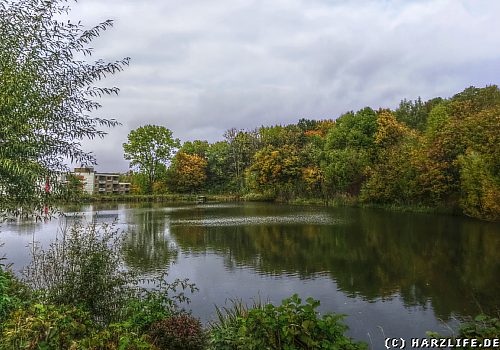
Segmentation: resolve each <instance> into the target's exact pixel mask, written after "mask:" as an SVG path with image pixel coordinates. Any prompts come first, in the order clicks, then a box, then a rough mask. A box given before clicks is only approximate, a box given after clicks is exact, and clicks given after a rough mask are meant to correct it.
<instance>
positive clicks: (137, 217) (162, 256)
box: [124, 209, 177, 273]
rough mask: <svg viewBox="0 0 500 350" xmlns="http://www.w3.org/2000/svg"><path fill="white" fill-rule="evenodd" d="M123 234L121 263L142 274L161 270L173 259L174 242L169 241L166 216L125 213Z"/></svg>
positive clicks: (143, 212) (147, 213) (146, 212)
mask: <svg viewBox="0 0 500 350" xmlns="http://www.w3.org/2000/svg"><path fill="white" fill-rule="evenodd" d="M125 222H126V224H127V230H126V235H125V240H124V259H125V262H126V263H127V265H128V266H129V267H132V268H135V269H139V270H140V271H142V272H144V273H149V272H153V271H159V270H164V269H166V268H168V266H169V265H170V264H172V263H174V262H175V260H176V259H177V248H176V245H175V242H174V241H172V239H171V238H170V237H169V227H168V225H167V222H168V221H167V217H166V214H165V213H164V212H163V211H161V210H150V209H145V210H133V211H132V210H129V211H125Z"/></svg>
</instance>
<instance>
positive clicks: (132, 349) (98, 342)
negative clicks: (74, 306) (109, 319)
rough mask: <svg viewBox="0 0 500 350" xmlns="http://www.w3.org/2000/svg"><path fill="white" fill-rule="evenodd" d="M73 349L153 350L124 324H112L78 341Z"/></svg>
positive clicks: (141, 337) (150, 345)
mask: <svg viewBox="0 0 500 350" xmlns="http://www.w3.org/2000/svg"><path fill="white" fill-rule="evenodd" d="M74 349H78V350H122V349H127V350H149V349H151V350H153V349H156V348H155V347H154V346H153V345H152V344H150V343H149V342H148V341H147V339H146V336H144V335H139V334H137V333H135V332H134V331H132V330H131V329H130V327H129V325H127V324H126V323H113V324H110V325H109V326H108V327H106V328H105V329H102V330H100V331H98V332H93V333H92V334H91V335H90V336H88V337H86V338H84V339H82V340H80V341H78V343H77V344H75V347H74Z"/></svg>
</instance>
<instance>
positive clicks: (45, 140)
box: [0, 0, 128, 212]
mask: <svg viewBox="0 0 500 350" xmlns="http://www.w3.org/2000/svg"><path fill="white" fill-rule="evenodd" d="M63 3H64V5H63ZM65 3H66V2H65V1H62V0H52V1H43V0H20V1H7V0H4V1H1V2H0V206H1V209H3V210H5V209H7V210H9V208H10V209H13V208H19V207H21V208H25V209H26V210H25V212H31V210H33V209H39V208H41V207H42V206H43V205H44V204H45V203H46V200H47V198H46V193H45V190H44V187H43V186H41V185H40V184H41V183H44V182H45V181H48V182H49V183H50V187H51V191H52V192H56V191H57V189H58V188H61V186H58V184H59V183H60V181H59V178H58V177H57V176H56V174H57V172H60V171H66V170H67V168H66V166H65V159H70V160H71V161H73V162H77V163H81V164H86V165H90V164H95V158H94V157H93V155H92V154H91V153H89V152H85V151H83V150H82V147H81V144H80V140H82V139H85V138H90V139H92V138H94V137H103V136H104V135H105V132H104V131H102V130H101V128H102V127H110V126H114V125H116V124H117V122H116V121H115V120H112V119H102V118H97V117H91V116H90V112H93V111H95V110H96V109H98V108H99V107H101V106H100V104H99V103H98V102H96V101H95V98H97V97H101V96H103V95H110V94H116V93H118V88H116V87H113V88H103V87H97V86H95V83H96V82H97V81H99V80H101V79H102V78H104V77H106V76H107V75H110V74H114V73H116V72H118V71H121V70H122V69H123V67H124V66H125V65H127V64H128V59H123V60H120V61H116V62H111V63H108V62H104V61H102V60H98V61H96V62H94V63H88V59H87V60H82V59H81V57H82V56H86V57H87V58H88V57H90V55H91V54H92V49H91V48H90V47H89V46H88V45H89V43H90V42H91V41H92V40H93V39H94V38H96V37H98V36H99V35H100V34H101V33H102V32H103V31H104V30H106V29H108V28H110V27H111V26H112V22H111V21H105V22H103V23H101V24H99V25H97V26H95V27H92V28H90V29H84V27H83V26H82V25H81V24H80V23H78V24H75V23H72V22H70V21H65V20H64V16H65V15H66V13H67V12H68V11H69V7H68V6H67V5H65Z"/></svg>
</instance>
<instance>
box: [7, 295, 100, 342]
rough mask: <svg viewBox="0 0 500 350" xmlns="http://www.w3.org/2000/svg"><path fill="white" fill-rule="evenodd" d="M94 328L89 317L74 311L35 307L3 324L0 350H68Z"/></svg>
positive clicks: (20, 312) (61, 307)
mask: <svg viewBox="0 0 500 350" xmlns="http://www.w3.org/2000/svg"><path fill="white" fill-rule="evenodd" d="M92 327H93V324H92V321H91V319H90V316H89V314H88V313H86V312H84V311H82V310H80V309H77V308H75V307H67V306H59V307H57V306H54V305H41V304H34V305H31V306H30V307H29V308H27V309H25V310H22V309H18V310H16V311H14V312H13V313H12V314H11V316H10V318H9V319H8V320H7V321H5V322H4V323H3V327H2V330H1V331H0V338H1V339H2V342H1V344H0V349H1V350H4V349H5V350H11V349H51V350H58V349H61V350H66V349H70V348H71V347H72V346H74V345H75V342H76V341H77V340H79V339H82V338H84V337H85V336H86V335H87V334H89V333H90V329H91V328H92Z"/></svg>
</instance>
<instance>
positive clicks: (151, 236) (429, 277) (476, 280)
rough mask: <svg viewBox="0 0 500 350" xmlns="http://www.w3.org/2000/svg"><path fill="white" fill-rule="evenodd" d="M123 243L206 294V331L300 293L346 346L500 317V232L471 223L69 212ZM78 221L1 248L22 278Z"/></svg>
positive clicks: (247, 209) (349, 212)
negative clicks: (232, 307)
mask: <svg viewBox="0 0 500 350" xmlns="http://www.w3.org/2000/svg"><path fill="white" fill-rule="evenodd" d="M64 210H65V211H66V212H68V213H70V214H71V213H73V214H75V213H80V214H83V215H84V216H85V217H86V218H87V220H96V221H98V222H113V221H116V222H117V225H119V226H120V227H121V228H123V229H124V231H125V234H126V239H125V250H124V259H125V261H126V264H127V265H128V266H129V267H131V268H135V269H140V271H142V272H143V273H144V275H149V274H151V273H153V272H155V271H163V270H166V269H168V271H169V274H170V277H171V278H176V277H179V278H185V277H187V278H189V279H190V280H191V281H192V282H194V283H195V284H196V286H197V287H198V288H199V291H198V292H197V293H195V294H194V295H192V296H191V300H192V302H191V304H190V305H189V307H190V308H191V309H192V310H193V314H194V315H196V316H198V317H200V318H201V319H202V320H203V321H205V322H206V321H208V320H210V319H212V318H213V317H214V310H215V309H214V305H219V306H223V305H224V304H225V303H228V301H229V300H230V299H234V298H239V299H243V300H244V301H247V302H249V303H251V302H252V298H260V299H262V300H270V301H271V302H273V303H279V302H280V301H281V300H282V299H283V298H286V297H289V296H291V295H292V294H294V293H298V294H299V295H300V296H301V297H302V298H303V299H305V298H306V297H309V296H311V297H313V298H316V299H319V300H320V301H321V306H320V308H319V310H320V311H321V312H335V313H342V314H346V315H347V316H346V318H345V322H346V323H347V324H348V325H349V327H350V330H349V333H348V334H349V335H350V336H351V337H354V338H355V339H358V340H364V341H366V342H368V343H370V344H372V347H373V348H376V349H377V348H381V347H382V346H381V344H383V338H384V337H385V336H387V337H389V336H390V337H398V338H399V337H403V338H406V339H409V338H410V337H424V336H425V332H426V331H428V330H434V331H440V332H447V326H448V325H451V326H456V324H457V321H456V320H457V319H459V318H461V317H463V316H474V315H476V314H478V313H480V312H486V313H496V312H497V311H498V310H499V308H500V283H499V280H500V224H498V223H488V222H481V221H477V220H472V219H468V218H465V217H454V216H446V215H431V214H414V213H412V214H408V213H394V212H388V211H383V210H374V209H359V208H327V207H313V206H306V207H305V206H290V205H280V204H268V203H205V204H151V203H145V204H130V203H127V204H117V203H112V204H100V205H97V204H96V205H85V206H81V207H72V208H71V207H67V208H64ZM67 220H71V219H59V220H51V221H49V222H45V223H40V222H39V223H34V222H17V223H4V224H3V225H2V227H1V228H0V230H1V234H0V242H3V243H4V246H3V247H2V248H0V253H2V254H5V255H6V257H7V259H8V261H9V262H12V263H13V267H14V270H16V271H19V270H20V269H21V268H22V267H23V266H24V265H26V264H27V263H28V262H29V260H30V253H29V248H27V245H28V244H29V243H30V242H33V241H39V242H41V244H42V245H47V244H48V243H49V242H50V241H51V240H52V239H53V238H54V236H55V234H56V232H57V231H58V227H60V226H61V225H64V224H65V221H67Z"/></svg>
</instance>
